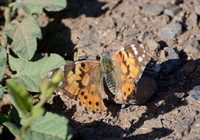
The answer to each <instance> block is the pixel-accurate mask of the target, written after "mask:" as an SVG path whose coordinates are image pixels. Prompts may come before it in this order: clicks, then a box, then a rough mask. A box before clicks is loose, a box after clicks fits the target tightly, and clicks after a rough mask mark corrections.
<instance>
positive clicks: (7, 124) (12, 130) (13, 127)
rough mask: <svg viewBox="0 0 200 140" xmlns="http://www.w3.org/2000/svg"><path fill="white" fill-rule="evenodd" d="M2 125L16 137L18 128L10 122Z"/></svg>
mask: <svg viewBox="0 0 200 140" xmlns="http://www.w3.org/2000/svg"><path fill="white" fill-rule="evenodd" d="M3 125H4V126H6V127H7V128H8V129H9V130H10V132H11V133H12V134H13V135H14V136H15V137H17V135H18V134H19V128H18V127H17V126H15V125H14V124H13V123H11V122H4V123H3Z"/></svg>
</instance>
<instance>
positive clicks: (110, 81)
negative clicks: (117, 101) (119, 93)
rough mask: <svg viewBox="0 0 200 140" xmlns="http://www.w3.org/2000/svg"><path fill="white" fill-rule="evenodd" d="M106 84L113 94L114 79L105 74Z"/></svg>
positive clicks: (114, 88)
mask: <svg viewBox="0 0 200 140" xmlns="http://www.w3.org/2000/svg"><path fill="white" fill-rule="evenodd" d="M105 80H106V84H107V86H108V89H109V90H110V91H111V92H112V93H113V94H114V93H115V92H116V79H114V77H113V75H112V74H111V73H110V74H107V76H106V77H105Z"/></svg>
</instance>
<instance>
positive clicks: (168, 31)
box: [158, 22, 182, 39]
mask: <svg viewBox="0 0 200 140" xmlns="http://www.w3.org/2000/svg"><path fill="white" fill-rule="evenodd" d="M181 33H182V25H181V24H180V23H176V22H173V23H170V24H168V25H167V26H166V27H164V28H162V29H161V30H160V31H159V33H158V35H159V36H161V37H164V38H167V39H174V37H176V36H178V35H180V34H181Z"/></svg>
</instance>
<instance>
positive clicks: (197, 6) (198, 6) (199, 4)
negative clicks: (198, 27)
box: [194, 0, 200, 15]
mask: <svg viewBox="0 0 200 140" xmlns="http://www.w3.org/2000/svg"><path fill="white" fill-rule="evenodd" d="M194 10H195V12H196V13H197V14H198V15H200V0H194Z"/></svg>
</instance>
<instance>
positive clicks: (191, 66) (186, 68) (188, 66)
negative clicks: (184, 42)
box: [183, 61, 196, 75]
mask: <svg viewBox="0 0 200 140" xmlns="http://www.w3.org/2000/svg"><path fill="white" fill-rule="evenodd" d="M195 68H196V62H195V61H189V62H187V63H186V64H185V65H184V66H183V69H184V72H185V74H186V75H188V74H189V73H191V72H194V70H195Z"/></svg>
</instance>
